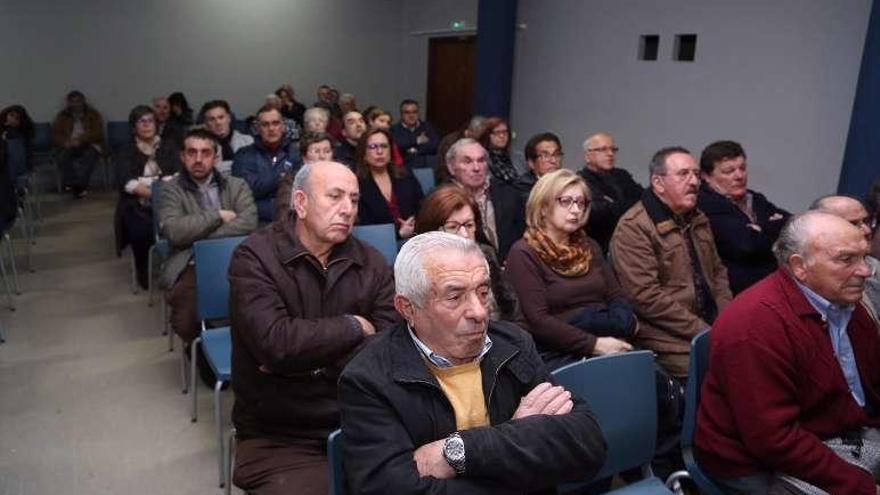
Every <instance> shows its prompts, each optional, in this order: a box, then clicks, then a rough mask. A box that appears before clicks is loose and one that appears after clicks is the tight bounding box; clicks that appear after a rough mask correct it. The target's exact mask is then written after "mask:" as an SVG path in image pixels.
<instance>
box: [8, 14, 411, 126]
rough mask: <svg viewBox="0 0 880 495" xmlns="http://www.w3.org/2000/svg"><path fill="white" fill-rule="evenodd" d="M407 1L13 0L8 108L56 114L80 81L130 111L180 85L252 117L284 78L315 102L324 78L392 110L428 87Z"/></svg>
mask: <svg viewBox="0 0 880 495" xmlns="http://www.w3.org/2000/svg"><path fill="white" fill-rule="evenodd" d="M426 3H427V2H426ZM404 7H406V8H404ZM408 9H410V7H409V2H407V1H406V0H370V1H369V2H365V1H361V0H185V1H177V0H142V1H138V2H130V1H117V0H82V1H80V2H68V1H65V0H44V1H40V2H33V1H28V0H4V1H3V2H0V46H3V47H4V48H3V49H2V50H0V67H3V71H2V72H3V77H0V105H6V104H9V103H12V102H21V103H23V104H25V106H26V107H27V108H28V109H29V110H30V111H31V112H32V113H33V116H34V117H35V118H36V119H37V120H48V119H50V118H51V117H52V116H53V115H54V113H55V112H56V111H57V110H58V109H59V107H60V105H61V100H62V97H63V95H64V93H66V92H67V91H68V90H69V89H72V88H79V89H82V90H83V91H84V92H85V93H86V95H87V96H88V97H90V99H91V100H92V102H93V104H94V105H95V106H96V107H97V108H98V109H99V110H101V111H102V112H103V113H104V114H105V116H106V117H108V118H110V119H124V118H125V117H126V116H127V114H128V111H129V110H130V109H131V107H132V106H134V105H135V104H137V103H143V102H149V100H150V99H151V98H152V97H153V96H155V95H157V94H168V93H170V92H172V91H175V90H181V91H183V92H184V93H185V94H186V95H187V97H188V98H189V100H190V104H191V105H192V106H193V107H194V108H195V109H196V110H198V106H200V105H201V103H202V102H203V101H205V100H207V99H213V98H220V97H222V98H226V99H227V100H229V101H230V103H231V104H232V106H233V110H234V111H236V112H237V113H238V114H239V115H246V114H249V113H252V112H253V111H254V110H256V108H257V107H258V106H259V105H260V104H261V103H262V101H263V98H264V97H265V95H266V94H267V93H269V92H271V91H273V90H274V89H275V88H277V87H278V86H279V85H280V84H281V83H283V82H291V83H292V84H293V85H294V88H295V89H296V91H297V94H298V98H299V99H300V100H301V101H303V102H304V103H306V104H307V105H309V104H311V103H312V102H314V100H315V95H314V91H315V88H316V87H317V86H318V85H319V84H321V83H324V82H327V83H330V84H332V85H334V86H336V87H338V88H340V89H341V90H342V91H350V92H353V93H355V94H356V95H357V96H358V101H359V103H360V104H361V105H364V106H365V105H367V104H370V103H378V104H381V105H384V106H388V107H389V108H394V107H395V106H396V104H397V102H398V101H399V100H400V99H401V98H403V97H404V96H408V95H410V94H414V93H415V94H423V93H424V89H423V86H424V82H423V81H418V82H415V81H417V80H418V78H415V77H409V75H408V74H407V73H406V71H405V70H404V71H402V70H401V65H402V64H401V60H402V59H403V58H404V50H405V48H406V42H408V41H409V40H410V39H411V38H412V37H411V36H410V35H409V34H408V33H409V26H407V25H406V22H405V17H406V10H408ZM426 53H427V52H423V53H421V54H418V53H417V54H414V55H410V56H412V57H418V56H421V57H425V54H426ZM415 65H416V66H417V65H418V64H415ZM402 73H403V75H404V76H406V77H401V75H402ZM408 84H416V86H415V87H411V86H408Z"/></svg>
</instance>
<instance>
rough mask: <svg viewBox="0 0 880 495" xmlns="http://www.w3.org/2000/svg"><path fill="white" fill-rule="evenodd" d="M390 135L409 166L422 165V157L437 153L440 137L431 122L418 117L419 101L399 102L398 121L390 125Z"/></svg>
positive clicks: (423, 163)
mask: <svg viewBox="0 0 880 495" xmlns="http://www.w3.org/2000/svg"><path fill="white" fill-rule="evenodd" d="M391 135H392V136H393V137H394V142H396V143H397V145H398V146H400V150H401V151H402V152H403V157H404V160H406V164H407V165H408V166H410V167H424V166H425V161H424V160H425V159H424V157H425V156H427V155H434V154H436V153H437V144H438V143H439V141H440V137H439V136H438V135H437V132H436V131H435V130H434V128H433V127H432V126H431V124H428V123H427V122H424V121H422V120H420V119H419V103H418V102H417V101H415V100H409V99H407V100H403V101H402V102H401V103H400V122H398V123H396V124H394V125H392V126H391Z"/></svg>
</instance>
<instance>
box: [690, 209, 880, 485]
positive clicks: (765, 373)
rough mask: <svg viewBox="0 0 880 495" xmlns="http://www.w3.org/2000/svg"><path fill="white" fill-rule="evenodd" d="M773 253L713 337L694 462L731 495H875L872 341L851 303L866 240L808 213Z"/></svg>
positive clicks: (879, 449) (878, 366) (878, 447)
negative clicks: (773, 264) (768, 269)
mask: <svg viewBox="0 0 880 495" xmlns="http://www.w3.org/2000/svg"><path fill="white" fill-rule="evenodd" d="M773 251H774V254H775V255H776V258H777V261H778V262H779V268H778V269H777V270H776V271H775V272H774V273H772V274H770V275H768V276H767V277H766V278H764V279H763V280H761V281H760V282H758V283H756V284H755V285H753V286H752V287H750V288H749V289H747V290H745V291H743V292H741V293H740V294H739V295H738V296H737V297H736V299H734V300H733V302H732V303H730V304H729V305H728V306H727V307H726V308H725V309H724V311H723V312H722V313H721V315H720V316H719V317H718V319H717V320H716V321H715V324H714V325H713V326H712V333H711V344H710V351H709V352H710V355H711V358H712V359H711V366H710V367H709V370H708V372H707V374H706V377H705V381H704V382H703V384H702V396H701V398H700V408H699V411H698V414H697V426H696V446H697V450H698V451H699V452H698V457H699V459H700V463H701V464H702V465H703V467H704V468H705V469H706V470H707V471H708V472H709V473H711V474H712V475H714V476H715V478H716V480H717V481H718V482H719V483H720V484H721V485H723V486H724V488H725V489H726V490H729V491H730V492H731V493H796V494H804V493H806V494H824V493H834V494H837V493H847V494H851V493H852V494H854V493H859V494H875V493H880V487H878V486H877V480H878V478H877V475H878V465H880V431H878V430H877V427H878V426H880V418H878V416H877V411H878V410H880V409H878V408H880V337H878V335H877V329H876V327H875V326H874V324H873V322H872V320H871V318H870V316H869V315H868V313H867V311H866V310H865V308H864V307H863V306H862V305H860V304H857V303H858V302H859V300H860V299H861V297H862V290H863V289H864V286H865V280H866V279H867V278H868V277H869V276H870V275H871V267H870V266H869V265H868V264H867V263H866V261H865V259H866V256H867V254H868V241H867V240H866V239H865V237H864V235H863V233H862V232H861V231H859V229H858V228H856V227H854V226H853V225H851V224H850V223H849V222H847V221H846V220H844V219H842V218H840V217H838V216H835V215H830V214H827V213H823V212H820V211H808V212H806V213H801V214H799V215H795V216H794V217H792V219H791V220H790V221H789V223H788V224H786V226H785V227H784V228H783V229H782V232H781V233H780V235H779V238H778V239H777V240H776V243H775V245H774V247H773ZM872 471H873V473H874V474H873V475H872Z"/></svg>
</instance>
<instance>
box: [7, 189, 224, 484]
mask: <svg viewBox="0 0 880 495" xmlns="http://www.w3.org/2000/svg"><path fill="white" fill-rule="evenodd" d="M114 206H115V194H112V193H107V192H104V193H100V192H98V193H93V194H92V195H91V196H89V197H88V198H87V199H85V200H82V201H74V200H72V199H69V198H68V197H67V196H63V197H62V196H60V195H47V196H46V197H45V198H44V202H43V216H44V222H43V224H42V227H41V228H40V230H39V232H38V237H37V244H36V246H34V252H33V268H34V269H35V272H34V273H20V283H21V288H22V294H21V295H20V296H18V297H16V304H17V307H18V308H17V310H16V311H15V312H10V311H8V310H7V309H6V307H5V305H4V306H0V326H2V328H3V332H4V333H5V335H6V343H5V344H0V495H19V494H27V495H49V494H95V495H99V494H108V495H109V494H113V495H116V494H216V493H221V491H220V488H219V487H218V486H217V476H218V474H217V464H216V462H217V458H216V455H217V449H218V447H217V444H216V437H215V425H214V421H213V417H212V415H211V407H212V406H211V394H210V391H209V389H207V388H204V387H203V388H202V389H200V394H199V397H200V413H201V414H200V418H201V419H200V421H199V422H198V423H191V422H190V420H189V404H190V397H189V396H188V395H182V394H181V392H180V377H179V361H178V359H179V354H177V353H176V352H175V353H169V352H168V347H167V338H166V337H163V336H162V335H161V332H160V324H161V321H160V320H161V316H160V310H159V306H158V304H157V305H156V306H155V307H153V308H150V307H148V306H147V295H146V294H145V293H144V292H140V293H139V294H132V293H131V291H130V289H129V271H128V270H129V258H128V256H129V254H128V251H126V252H125V254H124V256H123V257H122V258H117V257H116V256H115V253H114V248H113V228H112V225H113V210H114ZM15 247H16V250H17V252H19V253H23V252H24V250H23V248H24V244H23V242H22V241H21V240H19V239H17V240H16V242H15ZM19 259H20V260H21V259H23V257H20V258H19ZM20 264H21V263H20ZM22 271H23V270H20V272H22ZM177 348H178V349H179V343H178V344H177ZM231 402H232V401H231V396H229V397H226V405H227V409H228V407H229V405H230V403H231ZM226 417H227V418H228V414H227V416H226Z"/></svg>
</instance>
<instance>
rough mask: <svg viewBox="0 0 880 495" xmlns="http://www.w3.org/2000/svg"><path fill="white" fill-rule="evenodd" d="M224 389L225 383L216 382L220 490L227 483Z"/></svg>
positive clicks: (215, 405)
mask: <svg viewBox="0 0 880 495" xmlns="http://www.w3.org/2000/svg"><path fill="white" fill-rule="evenodd" d="M222 389H223V382H222V381H220V380H217V381H216V382H214V422H216V423H217V444H218V445H219V447H220V452H219V453H218V454H219V455H218V456H217V474H218V476H219V478H220V481H219V483H220V488H223V483H224V482H225V481H226V480H225V476H223V459H224V458H225V457H226V456H225V454H224V453H223V451H224V450H225V448H224V445H223V410H222V409H221V407H222V405H223V404H222V401H221V400H220V399H221V395H220V394H221V391H222Z"/></svg>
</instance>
